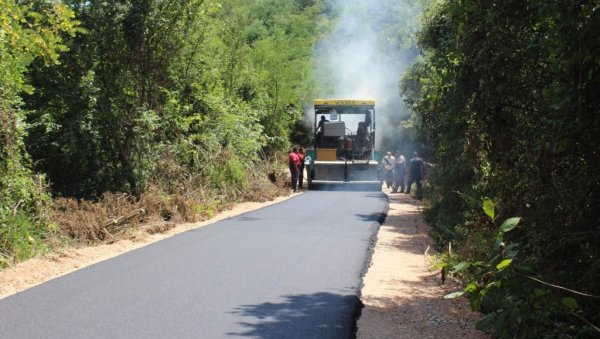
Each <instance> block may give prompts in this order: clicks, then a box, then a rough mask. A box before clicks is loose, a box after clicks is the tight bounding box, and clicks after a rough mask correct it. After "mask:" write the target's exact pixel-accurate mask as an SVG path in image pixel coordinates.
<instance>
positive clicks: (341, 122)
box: [305, 99, 381, 190]
mask: <svg viewBox="0 0 600 339" xmlns="http://www.w3.org/2000/svg"><path fill="white" fill-rule="evenodd" d="M314 117H315V122H314V150H312V151H309V152H308V154H307V157H306V161H305V164H306V169H307V174H308V187H309V189H314V188H315V187H317V186H320V185H323V184H325V185H334V186H341V187H343V188H350V187H351V188H356V189H360V190H381V183H380V181H379V180H378V176H377V172H378V164H377V160H378V159H377V154H376V152H375V101H374V100H339V99H335V100H334V99H331V100H322V99H317V100H315V101H314Z"/></svg>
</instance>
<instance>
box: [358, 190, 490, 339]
mask: <svg viewBox="0 0 600 339" xmlns="http://www.w3.org/2000/svg"><path fill="white" fill-rule="evenodd" d="M384 191H385V190H384ZM386 193H388V197H389V199H390V209H389V212H388V216H387V218H386V220H385V222H384V224H383V225H382V226H381V228H380V230H379V233H378V240H377V244H376V246H375V249H374V252H373V256H372V259H371V266H370V268H369V270H368V271H367V274H366V275H365V277H364V280H363V283H364V286H363V288H362V291H361V299H362V301H363V304H364V305H365V307H364V308H363V310H362V313H361V317H360V318H359V320H358V324H357V327H358V333H357V337H358V338H459V337H462V338H488V336H486V335H485V334H483V333H481V332H479V331H477V330H475V323H476V322H477V320H478V319H479V318H480V314H478V313H476V312H472V311H471V310H470V307H469V304H468V301H467V300H465V299H454V300H447V299H443V296H444V295H446V294H448V293H450V292H453V291H457V290H459V289H460V286H459V285H458V284H457V283H456V282H453V281H448V280H447V281H446V283H445V284H443V285H442V284H441V277H440V275H439V271H435V272H434V271H431V270H430V266H431V255H433V253H434V251H433V249H432V248H433V245H432V241H431V239H430V237H429V227H428V225H427V224H426V223H425V220H424V218H423V215H422V213H421V205H420V203H419V202H418V201H416V200H414V199H412V198H411V197H409V196H408V195H406V194H398V193H390V192H389V191H388V192H386ZM426 252H427V254H426Z"/></svg>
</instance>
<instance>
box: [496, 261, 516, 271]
mask: <svg viewBox="0 0 600 339" xmlns="http://www.w3.org/2000/svg"><path fill="white" fill-rule="evenodd" d="M512 261H513V260H512V259H504V260H502V261H501V262H500V263H499V264H498V265H496V268H497V269H499V270H503V269H505V268H506V267H508V265H510V263H512Z"/></svg>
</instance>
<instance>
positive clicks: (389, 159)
mask: <svg viewBox="0 0 600 339" xmlns="http://www.w3.org/2000/svg"><path fill="white" fill-rule="evenodd" d="M395 162H396V158H394V156H393V155H392V152H389V151H388V152H386V153H385V157H383V169H384V171H385V172H384V178H385V184H386V186H387V188H391V187H392V183H393V182H394V163H395Z"/></svg>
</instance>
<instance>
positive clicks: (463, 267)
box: [452, 261, 471, 273]
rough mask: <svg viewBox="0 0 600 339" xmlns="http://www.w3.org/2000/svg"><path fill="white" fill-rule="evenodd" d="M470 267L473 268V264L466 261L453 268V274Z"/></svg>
mask: <svg viewBox="0 0 600 339" xmlns="http://www.w3.org/2000/svg"><path fill="white" fill-rule="evenodd" d="M469 266H471V263H468V262H466V261H463V262H461V263H458V264H456V265H454V266H452V273H454V272H459V271H462V270H464V269H465V268H469Z"/></svg>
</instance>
